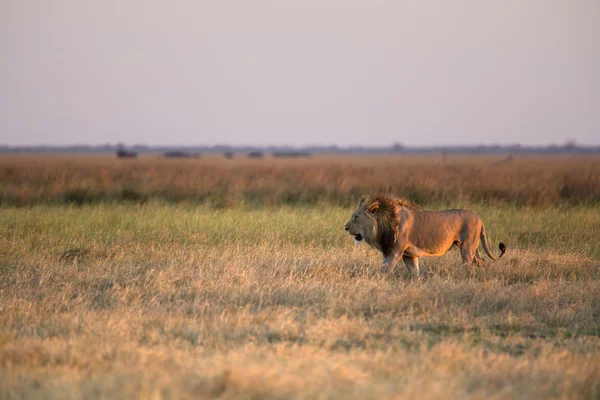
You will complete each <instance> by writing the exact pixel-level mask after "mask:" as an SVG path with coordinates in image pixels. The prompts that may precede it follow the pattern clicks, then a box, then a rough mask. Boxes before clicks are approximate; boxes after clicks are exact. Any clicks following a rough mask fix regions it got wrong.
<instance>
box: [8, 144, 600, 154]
mask: <svg viewBox="0 0 600 400" xmlns="http://www.w3.org/2000/svg"><path fill="white" fill-rule="evenodd" d="M117 151H126V152H132V153H137V154H144V153H156V154H164V155H167V154H175V155H176V156H182V155H188V156H191V157H193V156H194V155H198V154H218V153H220V154H224V155H225V154H228V155H234V154H251V153H252V154H258V153H261V154H263V155H266V154H272V155H274V156H275V157H278V156H283V157H305V156H307V155H311V154H366V155H377V154H447V155H457V154H460V155H467V154H480V155H485V154H490V155H494V154H514V155H527V154H600V146H579V145H576V144H573V143H566V144H564V145H552V146H521V145H506V146H501V145H490V146H431V147H405V146H403V145H401V144H394V145H392V146H382V147H365V146H350V147H338V146H308V147H289V146H267V147H258V146H227V145H217V146H145V145H134V146H123V145H122V144H117V145H110V144H105V145H98V146H88V145H75V146H0V153H116V152H117Z"/></svg>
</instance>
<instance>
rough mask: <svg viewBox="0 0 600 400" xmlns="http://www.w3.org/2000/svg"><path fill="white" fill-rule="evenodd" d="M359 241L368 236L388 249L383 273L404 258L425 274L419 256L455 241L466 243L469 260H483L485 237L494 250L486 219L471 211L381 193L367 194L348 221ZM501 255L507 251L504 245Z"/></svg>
mask: <svg viewBox="0 0 600 400" xmlns="http://www.w3.org/2000/svg"><path fill="white" fill-rule="evenodd" d="M345 229H346V231H347V232H348V233H349V234H350V235H352V236H354V238H355V241H357V242H360V241H362V240H364V241H365V242H367V244H369V245H370V246H372V247H374V248H376V249H378V250H379V251H381V252H382V253H383V260H384V262H383V266H382V268H381V270H382V272H386V271H388V270H389V269H390V268H393V267H394V266H395V265H396V263H397V262H399V261H400V259H402V260H403V261H404V263H405V264H406V266H407V267H408V269H409V271H411V272H412V273H413V274H415V275H419V263H418V257H421V256H441V255H442V254H445V253H446V252H447V251H448V250H449V249H450V248H451V247H452V246H453V245H456V246H458V247H459V248H460V251H461V255H462V259H463V262H464V263H469V262H477V263H479V262H482V261H483V260H482V259H481V256H480V254H479V250H478V246H479V240H480V239H481V241H482V244H483V248H484V250H485V252H486V253H487V255H488V256H489V257H490V258H491V259H493V260H496V258H495V257H494V256H493V255H492V253H491V252H490V250H489V247H488V243H487V238H486V235H485V229H484V227H483V222H482V221H481V218H479V217H478V216H477V214H475V213H474V212H472V211H469V210H459V209H457V210H441V211H429V210H423V209H422V208H421V207H419V206H418V205H416V204H415V203H413V202H411V201H409V200H407V199H403V198H392V197H389V196H385V195H380V194H372V195H370V196H367V197H364V198H363V199H361V201H360V203H359V205H358V208H357V209H356V211H355V212H354V213H353V214H352V217H350V220H349V221H348V223H347V224H346V226H345ZM499 248H500V252H501V253H500V256H499V257H498V258H500V257H502V255H503V254H504V252H505V251H506V246H505V245H504V244H503V243H500V244H499Z"/></svg>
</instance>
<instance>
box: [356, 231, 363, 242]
mask: <svg viewBox="0 0 600 400" xmlns="http://www.w3.org/2000/svg"><path fill="white" fill-rule="evenodd" d="M362 240H363V237H362V235H361V234H360V233H359V234H356V235H354V241H355V242H356V243H360V242H361V241H362Z"/></svg>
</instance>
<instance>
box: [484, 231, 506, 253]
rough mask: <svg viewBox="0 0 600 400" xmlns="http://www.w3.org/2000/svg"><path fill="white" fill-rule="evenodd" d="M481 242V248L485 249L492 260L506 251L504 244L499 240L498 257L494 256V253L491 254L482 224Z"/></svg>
mask: <svg viewBox="0 0 600 400" xmlns="http://www.w3.org/2000/svg"><path fill="white" fill-rule="evenodd" d="M480 236H481V243H482V244H483V249H484V250H485V252H486V253H487V255H488V256H489V257H490V258H491V259H492V260H494V261H495V260H497V259H499V258H500V257H502V256H503V255H504V253H506V245H505V244H504V243H502V242H500V244H499V245H498V248H499V249H500V255H499V256H498V258H496V257H494V255H493V254H492V252H491V251H490V248H489V246H488V242H487V237H486V236H485V228H484V227H483V224H482V225H481V235H480Z"/></svg>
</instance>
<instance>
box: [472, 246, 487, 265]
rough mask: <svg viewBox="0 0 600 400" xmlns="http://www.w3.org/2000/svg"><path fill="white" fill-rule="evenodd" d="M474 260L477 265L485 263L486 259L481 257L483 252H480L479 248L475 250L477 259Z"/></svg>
mask: <svg viewBox="0 0 600 400" xmlns="http://www.w3.org/2000/svg"><path fill="white" fill-rule="evenodd" d="M473 262H474V263H475V264H477V265H481V264H484V263H485V261H483V258H482V257H481V254H480V253H479V248H478V249H477V250H475V260H473Z"/></svg>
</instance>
